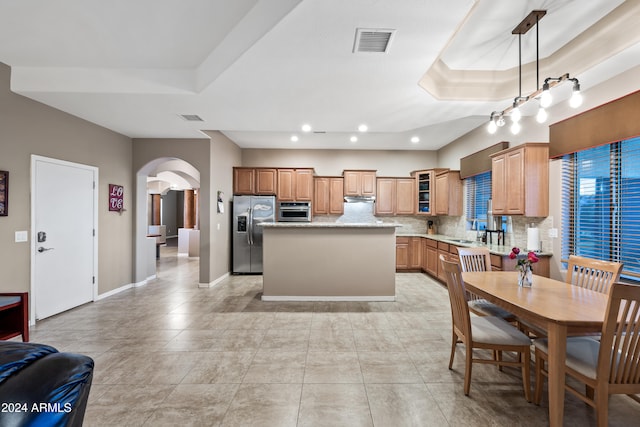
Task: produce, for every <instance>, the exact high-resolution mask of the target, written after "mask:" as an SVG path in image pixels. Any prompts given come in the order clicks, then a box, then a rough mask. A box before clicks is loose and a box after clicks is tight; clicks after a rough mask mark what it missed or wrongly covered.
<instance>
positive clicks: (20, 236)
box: [16, 231, 29, 243]
mask: <svg viewBox="0 0 640 427" xmlns="http://www.w3.org/2000/svg"><path fill="white" fill-rule="evenodd" d="M28 240H29V234H28V233H27V232H26V231H16V243H21V242H27V241H28Z"/></svg>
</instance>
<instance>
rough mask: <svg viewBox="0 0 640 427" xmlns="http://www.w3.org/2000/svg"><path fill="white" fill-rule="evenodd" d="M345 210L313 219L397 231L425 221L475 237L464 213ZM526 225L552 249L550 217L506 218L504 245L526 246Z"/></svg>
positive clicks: (369, 207) (351, 206)
mask: <svg viewBox="0 0 640 427" xmlns="http://www.w3.org/2000/svg"><path fill="white" fill-rule="evenodd" d="M344 206H345V211H344V214H343V215H326V216H325V215H318V216H315V217H314V218H313V221H315V222H353V223H368V222H376V221H382V222H387V223H388V222H393V223H397V224H401V225H402V228H401V229H399V230H398V233H416V234H426V233H427V221H433V222H434V224H435V233H436V234H443V235H446V236H451V237H455V238H459V239H467V240H476V235H477V232H476V230H470V229H469V228H470V227H469V225H468V223H467V221H466V219H465V217H464V216H439V217H427V216H424V217H423V216H406V215H400V216H378V217H376V216H374V214H373V207H374V206H373V204H372V203H345V205H344ZM530 224H534V226H536V227H538V228H539V230H540V232H539V233H540V240H541V248H540V249H541V251H543V252H550V251H551V250H552V247H551V245H552V242H551V238H550V237H549V229H550V228H552V227H553V218H552V217H548V218H532V217H520V216H510V217H507V232H506V234H505V245H506V246H511V247H513V246H518V247H520V248H523V249H524V248H526V246H527V228H529V225H530Z"/></svg>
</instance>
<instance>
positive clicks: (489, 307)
mask: <svg viewBox="0 0 640 427" xmlns="http://www.w3.org/2000/svg"><path fill="white" fill-rule="evenodd" d="M458 257H459V258H460V268H461V269H462V271H463V272H467V271H491V255H490V253H489V249H488V248H483V247H477V248H458ZM467 301H468V302H469V310H471V312H472V313H475V314H476V315H478V316H496V317H500V318H502V319H504V320H506V321H507V322H514V321H515V320H516V316H514V315H513V313H510V312H508V311H507V310H505V309H503V308H501V307H498V306H497V305H495V304H493V303H491V302H489V301H487V300H486V299H484V298H482V297H479V296H478V295H475V294H473V293H471V292H467Z"/></svg>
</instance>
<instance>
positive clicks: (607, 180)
mask: <svg viewBox="0 0 640 427" xmlns="http://www.w3.org/2000/svg"><path fill="white" fill-rule="evenodd" d="M638 165H640V138H634V139H629V140H625V141H621V142H615V143H612V144H608V145H603V146H600V147H595V148H591V149H588V150H584V151H580V152H577V153H573V154H569V155H566V156H564V157H563V194H565V195H567V197H564V198H563V202H562V222H563V235H562V258H563V259H565V260H566V259H567V258H568V257H569V255H570V254H576V255H581V256H585V257H589V258H596V259H604V260H610V261H618V262H622V263H624V267H623V274H622V275H623V277H626V278H635V279H638V278H640V256H639V254H640V167H638Z"/></svg>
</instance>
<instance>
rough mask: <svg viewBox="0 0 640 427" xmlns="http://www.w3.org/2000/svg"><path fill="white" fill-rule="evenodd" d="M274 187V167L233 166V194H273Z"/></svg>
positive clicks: (275, 173)
mask: <svg viewBox="0 0 640 427" xmlns="http://www.w3.org/2000/svg"><path fill="white" fill-rule="evenodd" d="M276 187H277V171H276V169H275V168H243V167H236V168H233V194H238V195H274V194H276Z"/></svg>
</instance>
